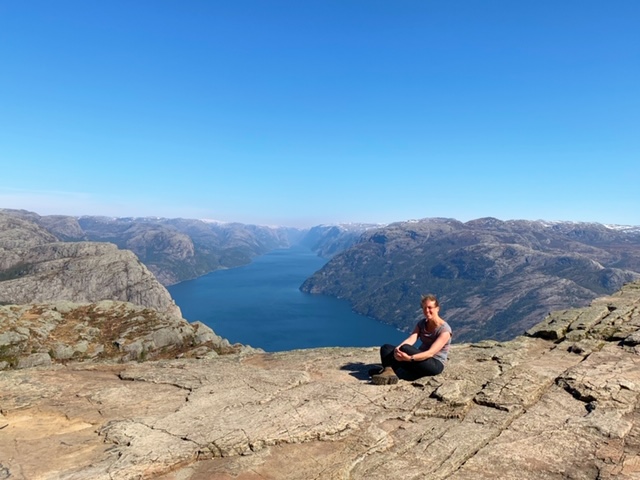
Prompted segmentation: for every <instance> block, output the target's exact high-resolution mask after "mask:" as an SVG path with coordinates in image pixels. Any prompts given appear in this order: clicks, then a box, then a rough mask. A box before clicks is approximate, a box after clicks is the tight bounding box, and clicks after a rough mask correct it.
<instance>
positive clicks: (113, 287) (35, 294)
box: [0, 213, 180, 317]
mask: <svg viewBox="0 0 640 480" xmlns="http://www.w3.org/2000/svg"><path fill="white" fill-rule="evenodd" d="M59 300H67V301H72V302H96V301H100V300H120V301H124V302H131V303H134V304H137V305H142V306H145V307H149V308H152V309H155V310H158V311H160V312H167V313H169V314H173V315H176V316H178V317H179V316H180V309H179V308H178V307H177V306H176V304H175V302H174V301H173V299H172V298H171V296H170V295H169V292H168V291H167V289H166V288H164V287H163V286H162V285H161V284H160V283H159V282H158V281H157V280H156V278H155V277H154V276H153V274H152V273H151V272H150V271H149V270H148V269H147V268H146V266H145V265H143V264H142V263H141V262H140V260H138V258H137V257H136V256H135V255H134V254H133V253H132V252H131V251H128V250H120V249H118V248H117V247H116V246H115V245H113V244H109V243H95V242H74V243H68V242H59V241H57V239H56V237H54V236H53V235H52V234H51V233H49V232H47V231H46V230H44V229H43V228H42V227H39V226H38V225H36V224H35V223H33V222H30V221H27V220H23V219H21V218H17V217H15V216H13V215H6V214H2V213H0V304H26V303H43V302H50V301H59Z"/></svg>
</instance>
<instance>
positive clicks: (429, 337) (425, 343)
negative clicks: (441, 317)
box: [418, 318, 453, 363]
mask: <svg viewBox="0 0 640 480" xmlns="http://www.w3.org/2000/svg"><path fill="white" fill-rule="evenodd" d="M442 332H449V334H451V335H452V334H453V332H452V330H451V327H450V326H449V324H448V323H447V322H444V323H443V324H442V325H440V326H439V327H438V328H436V329H435V330H434V331H433V332H431V333H428V332H427V320H426V318H423V319H422V320H420V322H419V323H418V337H419V338H420V341H421V342H422V345H420V351H422V352H424V351H427V350H429V349H430V348H431V345H433V342H435V341H436V339H437V338H438V337H439V336H440V334H441V333H442ZM451 335H450V336H449V340H447V343H445V345H444V347H442V350H440V351H439V352H438V353H436V354H435V355H434V356H433V357H434V358H437V359H438V360H440V361H441V362H442V363H445V362H446V361H447V356H448V354H449V346H450V345H451Z"/></svg>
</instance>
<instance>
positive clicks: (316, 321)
mask: <svg viewBox="0 0 640 480" xmlns="http://www.w3.org/2000/svg"><path fill="white" fill-rule="evenodd" d="M325 263H326V260H325V259H323V258H320V257H318V256H317V255H316V254H315V253H313V252H311V251H309V250H306V249H303V248H301V247H294V248H291V249H286V250H277V251H274V252H272V253H269V254H267V255H264V256H262V257H258V258H256V259H255V260H254V261H253V263H251V264H249V265H246V266H244V267H238V268H233V269H229V270H218V271H215V272H212V273H210V274H208V275H205V276H202V277H200V278H196V279H194V280H189V281H186V282H182V283H179V284H177V285H173V286H171V287H169V292H170V293H171V296H172V297H173V298H174V300H175V301H176V303H177V304H178V306H179V307H180V309H181V310H182V315H183V317H184V318H186V319H187V320H189V321H192V322H193V321H196V320H200V321H201V322H203V323H205V324H206V325H208V326H209V327H211V328H212V329H213V330H214V331H215V332H216V333H217V334H218V335H220V336H222V337H224V338H227V339H228V340H229V341H230V342H231V343H242V344H244V345H251V346H252V347H259V348H262V349H264V350H265V351H267V352H275V351H282V350H293V349H298V348H315V347H369V346H378V345H381V344H383V343H394V344H395V343H400V342H401V341H402V340H404V339H405V338H406V337H407V334H406V333H404V332H400V331H398V330H397V329H395V328H394V327H391V326H389V325H385V324H383V323H381V322H378V321H377V320H374V319H372V318H369V317H365V316H363V315H358V314H356V313H354V312H353V311H351V307H350V306H349V303H348V302H346V301H344V300H339V299H336V298H332V297H328V296H325V295H314V294H309V293H303V292H301V291H300V290H298V288H299V287H300V285H301V284H302V283H303V282H304V281H305V279H306V278H307V277H309V276H310V275H311V274H313V273H314V272H315V271H317V270H318V269H320V268H321V267H322V266H323V265H324V264H325Z"/></svg>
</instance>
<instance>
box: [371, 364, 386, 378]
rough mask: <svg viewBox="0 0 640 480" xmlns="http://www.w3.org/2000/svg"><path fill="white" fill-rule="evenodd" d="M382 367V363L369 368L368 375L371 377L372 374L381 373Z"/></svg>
mask: <svg viewBox="0 0 640 480" xmlns="http://www.w3.org/2000/svg"><path fill="white" fill-rule="evenodd" d="M383 370H384V367H383V366H382V365H378V366H377V367H373V368H370V369H369V376H370V377H373V376H374V375H378V374H380V373H382V371H383Z"/></svg>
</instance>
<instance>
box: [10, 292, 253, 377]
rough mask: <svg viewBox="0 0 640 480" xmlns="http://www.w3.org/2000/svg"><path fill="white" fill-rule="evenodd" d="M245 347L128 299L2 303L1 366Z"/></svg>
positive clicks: (200, 353) (147, 357) (118, 359)
mask: <svg viewBox="0 0 640 480" xmlns="http://www.w3.org/2000/svg"><path fill="white" fill-rule="evenodd" d="M240 351H248V348H247V347H242V346H240V345H230V344H229V342H228V341H227V340H226V339H223V338H221V337H219V336H217V335H216V334H215V333H214V332H213V330H211V329H210V328H209V327H207V326H206V325H204V324H203V323H200V322H194V323H189V322H187V321H186V320H184V319H182V318H179V317H176V316H175V315H168V314H163V313H159V312H157V311H155V310H152V309H150V308H145V307H141V306H139V305H133V304H131V303H126V302H114V301H111V300H105V301H102V302H98V303H88V304H77V303H72V302H57V303H52V304H32V305H5V306H0V370H9V369H22V368H28V367H34V366H41V365H52V364H55V363H63V364H64V363H67V362H69V361H74V362H85V363H88V362H93V363H95V362H105V361H115V362H126V361H142V360H153V359H160V358H175V357H177V356H179V357H185V358H190V357H206V356H211V355H216V354H218V353H234V352H235V353H238V352H240Z"/></svg>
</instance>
